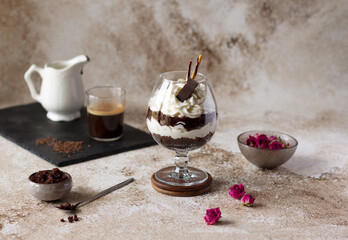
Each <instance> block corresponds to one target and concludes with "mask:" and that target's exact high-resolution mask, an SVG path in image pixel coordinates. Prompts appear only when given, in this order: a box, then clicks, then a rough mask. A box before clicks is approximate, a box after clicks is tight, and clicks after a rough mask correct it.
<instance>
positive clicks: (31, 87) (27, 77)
mask: <svg viewBox="0 0 348 240" xmlns="http://www.w3.org/2000/svg"><path fill="white" fill-rule="evenodd" d="M42 71H43V68H40V67H38V66H36V65H35V64H33V65H31V66H30V68H29V69H28V70H27V71H26V72H25V74H24V79H25V81H26V82H27V84H28V87H29V91H30V94H31V97H32V98H34V99H35V100H36V101H38V102H40V95H39V94H38V93H37V91H36V89H35V86H34V83H33V79H32V78H31V75H32V74H33V73H34V72H37V73H38V74H39V75H40V77H41V79H42V76H41V74H42Z"/></svg>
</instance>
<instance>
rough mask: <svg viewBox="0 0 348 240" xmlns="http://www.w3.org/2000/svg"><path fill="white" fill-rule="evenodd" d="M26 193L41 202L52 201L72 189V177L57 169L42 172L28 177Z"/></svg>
mask: <svg viewBox="0 0 348 240" xmlns="http://www.w3.org/2000/svg"><path fill="white" fill-rule="evenodd" d="M28 180H29V181H28V191H29V192H30V194H31V195H33V197H35V198H37V199H39V200H43V201H54V200H58V199H61V198H63V197H64V196H66V195H67V194H68V193H69V192H70V190H71V188H72V183H73V182H72V177H71V176H70V174H69V173H67V172H63V171H60V170H59V169H58V168H53V169H52V170H42V171H38V172H35V173H33V174H31V175H30V176H29V179H28Z"/></svg>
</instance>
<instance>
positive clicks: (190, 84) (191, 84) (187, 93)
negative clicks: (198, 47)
mask: <svg viewBox="0 0 348 240" xmlns="http://www.w3.org/2000/svg"><path fill="white" fill-rule="evenodd" d="M201 60H202V55H199V57H198V58H197V63H196V66H195V70H194V71H193V74H192V78H191V77H190V73H191V64H192V62H191V61H190V63H189V68H188V71H187V77H186V84H185V85H184V87H183V88H182V89H181V90H180V92H179V94H178V95H177V96H176V98H177V99H178V100H179V101H180V102H184V101H185V100H187V99H188V98H189V97H191V95H192V93H193V92H194V90H195V89H196V87H197V86H198V82H197V81H195V80H194V78H195V77H196V74H197V72H198V67H199V64H200V63H201Z"/></svg>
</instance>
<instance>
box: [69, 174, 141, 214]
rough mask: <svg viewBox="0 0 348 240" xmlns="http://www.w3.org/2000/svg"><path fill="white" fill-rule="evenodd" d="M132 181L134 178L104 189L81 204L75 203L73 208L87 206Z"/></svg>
mask: <svg viewBox="0 0 348 240" xmlns="http://www.w3.org/2000/svg"><path fill="white" fill-rule="evenodd" d="M133 181H134V178H129V179H127V180H126V181H123V182H121V183H118V184H116V185H115V186H112V187H109V188H107V189H105V190H104V191H102V192H100V193H98V194H96V195H93V196H91V197H89V198H86V199H85V200H82V201H81V202H79V203H77V204H76V205H75V206H76V208H78V207H81V206H82V205H85V204H87V203H89V202H92V201H93V200H95V199H97V198H100V197H102V196H105V195H106V194H108V193H111V192H113V191H115V190H117V189H120V188H122V187H124V186H126V185H128V184H129V183H131V182H133Z"/></svg>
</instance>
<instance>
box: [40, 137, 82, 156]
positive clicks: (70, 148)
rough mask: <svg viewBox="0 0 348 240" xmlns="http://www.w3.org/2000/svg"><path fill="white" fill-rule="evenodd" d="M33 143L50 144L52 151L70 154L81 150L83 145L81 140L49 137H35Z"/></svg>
mask: <svg viewBox="0 0 348 240" xmlns="http://www.w3.org/2000/svg"><path fill="white" fill-rule="evenodd" d="M35 144H36V145H37V146H42V145H48V146H52V148H53V151H55V152H59V153H65V154H72V153H77V152H79V151H81V149H82V147H83V141H59V140H58V139H56V138H53V139H52V141H51V138H50V137H47V138H40V139H36V141H35Z"/></svg>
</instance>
